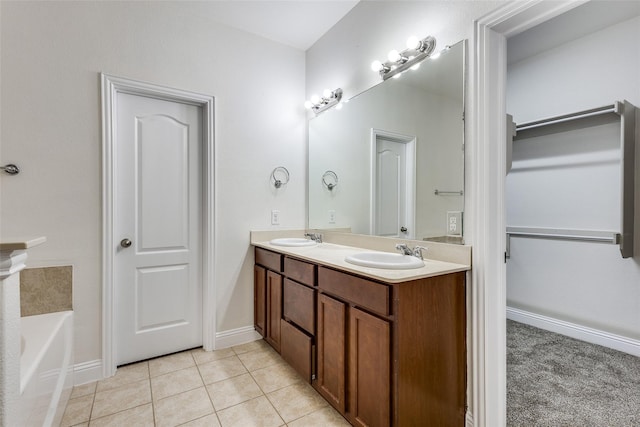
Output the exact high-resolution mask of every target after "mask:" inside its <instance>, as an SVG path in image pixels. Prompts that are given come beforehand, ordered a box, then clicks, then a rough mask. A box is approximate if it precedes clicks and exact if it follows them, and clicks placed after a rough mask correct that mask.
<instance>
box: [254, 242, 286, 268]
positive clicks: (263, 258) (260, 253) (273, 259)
mask: <svg viewBox="0 0 640 427" xmlns="http://www.w3.org/2000/svg"><path fill="white" fill-rule="evenodd" d="M256 264H260V265H262V266H264V267H267V268H268V269H270V270H273V271H277V272H281V271H282V255H280V254H277V253H275V252H271V251H268V250H266V249H262V248H256Z"/></svg>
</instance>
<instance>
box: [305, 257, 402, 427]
mask: <svg viewBox="0 0 640 427" xmlns="http://www.w3.org/2000/svg"><path fill="white" fill-rule="evenodd" d="M318 288H319V290H320V292H321V293H320V295H319V296H318V348H317V352H318V375H317V380H316V382H315V384H314V386H315V387H316V389H317V390H318V391H319V392H320V394H322V395H323V396H324V397H325V398H326V399H327V400H328V401H329V403H331V404H332V405H333V406H334V407H335V408H336V409H337V410H338V411H340V412H341V413H342V414H343V415H345V417H346V418H347V419H348V420H349V421H350V422H351V423H352V424H353V425H356V426H372V427H377V426H380V427H384V426H389V425H390V424H391V422H390V421H391V419H390V416H391V326H390V325H391V323H390V321H389V320H388V314H389V311H390V307H389V302H390V301H389V296H390V288H389V286H387V285H384V284H380V283H377V282H373V281H370V280H366V279H363V278H360V277H356V276H352V275H349V274H345V273H341V272H338V271H335V270H331V269H327V268H324V267H320V269H319V271H318ZM329 294H331V295H329ZM370 313H374V314H370Z"/></svg>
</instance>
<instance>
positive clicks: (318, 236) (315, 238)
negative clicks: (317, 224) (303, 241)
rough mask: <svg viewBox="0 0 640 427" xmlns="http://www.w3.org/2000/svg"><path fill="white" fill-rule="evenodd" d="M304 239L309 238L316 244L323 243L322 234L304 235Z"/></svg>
mask: <svg viewBox="0 0 640 427" xmlns="http://www.w3.org/2000/svg"><path fill="white" fill-rule="evenodd" d="M304 237H308V238H309V239H310V240H313V241H314V242H316V243H322V234H320V233H304Z"/></svg>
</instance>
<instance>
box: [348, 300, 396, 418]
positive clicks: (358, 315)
mask: <svg viewBox="0 0 640 427" xmlns="http://www.w3.org/2000/svg"><path fill="white" fill-rule="evenodd" d="M390 344H391V342H390V324H389V322H388V321H386V320H383V319H379V318H377V317H374V316H372V315H370V314H367V313H365V312H364V311H362V310H358V309H357V308H353V307H351V308H350V309H349V366H348V370H349V387H348V389H349V418H350V420H351V422H352V424H354V425H356V426H370V427H376V426H379V427H386V426H389V425H390V407H391V354H390Z"/></svg>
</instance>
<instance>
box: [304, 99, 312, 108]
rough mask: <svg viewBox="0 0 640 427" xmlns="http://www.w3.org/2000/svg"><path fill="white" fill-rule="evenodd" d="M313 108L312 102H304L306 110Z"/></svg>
mask: <svg viewBox="0 0 640 427" xmlns="http://www.w3.org/2000/svg"><path fill="white" fill-rule="evenodd" d="M311 107H313V104H312V103H311V101H305V102H304V108H306V109H307V110H310V109H311Z"/></svg>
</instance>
